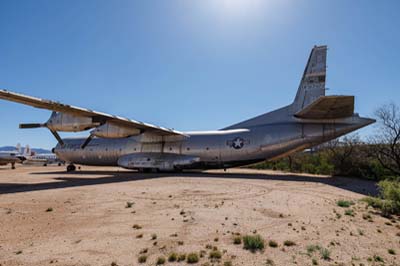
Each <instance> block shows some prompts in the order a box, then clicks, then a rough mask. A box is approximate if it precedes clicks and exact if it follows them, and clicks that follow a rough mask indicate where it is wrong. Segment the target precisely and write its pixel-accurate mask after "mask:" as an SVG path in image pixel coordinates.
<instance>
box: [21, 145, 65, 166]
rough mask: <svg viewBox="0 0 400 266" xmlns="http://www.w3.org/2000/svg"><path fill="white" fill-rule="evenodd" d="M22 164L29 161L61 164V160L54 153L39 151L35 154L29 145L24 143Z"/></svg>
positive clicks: (44, 164)
mask: <svg viewBox="0 0 400 266" xmlns="http://www.w3.org/2000/svg"><path fill="white" fill-rule="evenodd" d="M23 156H24V159H25V160H24V164H29V163H41V164H43V166H47V165H48V164H52V163H58V165H61V164H62V162H61V161H60V160H59V159H58V158H57V155H55V154H54V153H39V154H37V153H36V152H35V151H32V150H31V148H30V147H29V145H26V147H25V150H24V154H23Z"/></svg>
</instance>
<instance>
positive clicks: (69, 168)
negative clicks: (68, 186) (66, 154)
mask: <svg viewBox="0 0 400 266" xmlns="http://www.w3.org/2000/svg"><path fill="white" fill-rule="evenodd" d="M75 170H76V166H75V165H74V164H72V163H71V164H69V165H68V166H67V172H73V171H75Z"/></svg>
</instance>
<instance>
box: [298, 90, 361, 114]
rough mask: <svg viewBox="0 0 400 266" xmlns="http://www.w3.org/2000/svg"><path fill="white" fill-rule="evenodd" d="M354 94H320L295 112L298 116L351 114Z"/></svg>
mask: <svg viewBox="0 0 400 266" xmlns="http://www.w3.org/2000/svg"><path fill="white" fill-rule="evenodd" d="M353 113H354V96H336V95H332V96H321V97H319V98H318V99H317V100H315V101H314V102H312V103H310V104H309V105H307V106H306V107H304V108H303V109H301V110H300V111H299V112H297V113H296V114H295V116H296V117H299V118H308V119H335V118H343V117H349V116H352V115H353Z"/></svg>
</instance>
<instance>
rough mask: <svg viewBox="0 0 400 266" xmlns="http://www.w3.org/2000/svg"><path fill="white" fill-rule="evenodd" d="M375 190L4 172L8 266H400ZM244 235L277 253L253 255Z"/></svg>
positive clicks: (342, 184) (221, 177) (88, 170)
mask: <svg viewBox="0 0 400 266" xmlns="http://www.w3.org/2000/svg"><path fill="white" fill-rule="evenodd" d="M375 193H376V186H375V183H374V182H372V181H365V180H359V179H354V178H353V179H352V178H341V177H330V176H312V175H300V174H290V173H281V172H272V171H257V170H246V169H228V170H227V171H226V172H224V171H207V172H187V173H179V174H173V173H150V174H142V173H136V172H132V171H127V170H122V169H120V168H116V167H86V166H83V167H82V168H81V170H78V171H77V172H75V173H66V172H65V168H64V167H58V166H48V167H41V166H18V168H17V169H16V170H10V169H9V167H6V166H3V167H1V168H0V265H1V266H9V265H10V266H12V265H120V266H121V265H156V261H157V259H158V257H160V256H164V257H165V258H166V259H167V258H168V255H169V254H170V253H172V252H176V253H178V254H182V253H186V254H188V253H190V252H197V253H198V254H200V253H201V254H202V256H201V257H200V260H199V262H198V263H196V264H195V265H225V266H229V265H313V264H314V265H400V256H399V254H400V242H399V241H400V233H399V232H400V220H399V219H398V217H395V218H391V219H388V218H384V217H381V216H380V215H379V214H378V213H376V212H375V211H374V210H372V209H367V208H366V207H365V204H364V203H362V202H360V201H359V199H361V198H363V197H365V196H366V195H368V194H375ZM338 200H349V201H353V202H354V203H355V204H354V205H352V206H350V207H348V208H344V207H339V206H338V205H337V201H338ZM349 210H353V213H352V211H349ZM346 213H347V214H352V215H353V216H352V215H346ZM239 234H240V236H243V235H253V234H259V235H260V236H262V237H263V238H264V239H265V248H264V249H263V250H262V251H257V252H250V251H248V250H245V249H243V244H237V245H236V244H234V242H233V239H234V237H236V236H239ZM271 240H272V241H275V242H276V243H277V247H271V246H269V241H271ZM288 240H289V241H292V244H293V245H291V246H285V245H284V242H285V241H288ZM312 245H314V247H318V248H313V249H312V248H311V246H312ZM272 246H273V245H272ZM210 248H211V249H210ZM213 248H214V249H218V250H219V251H221V253H222V258H221V259H211V258H209V253H210V250H212V249H213ZM146 249H147V250H146ZM322 249H324V250H325V249H326V250H328V253H329V254H328V257H329V258H327V257H326V256H325V258H323V254H322V252H321V250H322ZM390 249H392V251H389V250H390ZM390 253H395V254H390ZM325 255H327V254H325ZM139 256H147V260H146V262H144V263H142V264H141V263H139V262H138V258H139ZM165 265H188V263H187V262H168V260H167V261H166V262H165Z"/></svg>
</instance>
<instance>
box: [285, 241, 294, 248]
mask: <svg viewBox="0 0 400 266" xmlns="http://www.w3.org/2000/svg"><path fill="white" fill-rule="evenodd" d="M283 245H285V246H287V247H291V246H295V245H296V243H295V242H294V241H292V240H285V241H284V242H283Z"/></svg>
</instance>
